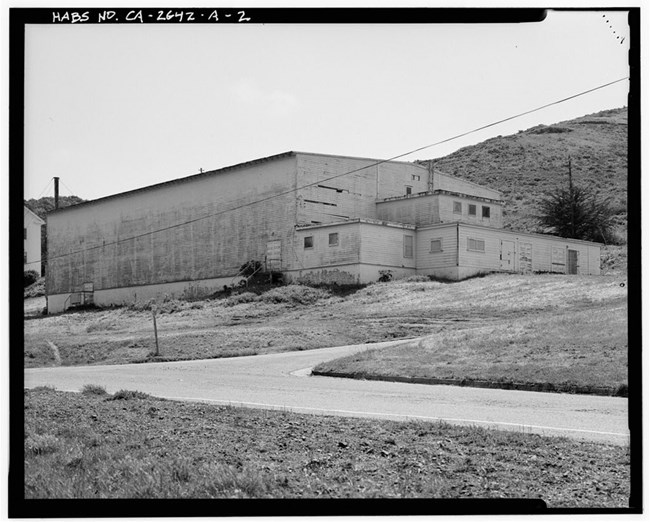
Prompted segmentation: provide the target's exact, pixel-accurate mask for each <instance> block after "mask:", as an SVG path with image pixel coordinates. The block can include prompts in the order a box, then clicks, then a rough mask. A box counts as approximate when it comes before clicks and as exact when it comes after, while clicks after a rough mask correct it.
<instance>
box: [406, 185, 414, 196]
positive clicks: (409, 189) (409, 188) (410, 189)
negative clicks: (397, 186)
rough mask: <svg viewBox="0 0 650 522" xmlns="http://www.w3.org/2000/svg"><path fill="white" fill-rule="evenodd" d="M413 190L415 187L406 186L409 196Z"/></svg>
mask: <svg viewBox="0 0 650 522" xmlns="http://www.w3.org/2000/svg"><path fill="white" fill-rule="evenodd" d="M412 190H413V187H406V195H407V196H409V195H410V194H411V191H412Z"/></svg>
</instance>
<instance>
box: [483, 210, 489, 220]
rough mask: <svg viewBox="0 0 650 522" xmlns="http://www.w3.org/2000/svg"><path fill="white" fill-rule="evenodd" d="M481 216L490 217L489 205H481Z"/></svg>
mask: <svg viewBox="0 0 650 522" xmlns="http://www.w3.org/2000/svg"><path fill="white" fill-rule="evenodd" d="M483 217H484V218H488V219H489V218H490V207H483Z"/></svg>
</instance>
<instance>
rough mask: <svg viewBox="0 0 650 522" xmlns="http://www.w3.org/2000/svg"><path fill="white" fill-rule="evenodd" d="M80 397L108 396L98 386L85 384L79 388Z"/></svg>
mask: <svg viewBox="0 0 650 522" xmlns="http://www.w3.org/2000/svg"><path fill="white" fill-rule="evenodd" d="M81 393H82V395H108V393H107V392H106V388H104V387H103V386H99V385H98V384H85V385H84V387H83V388H81Z"/></svg>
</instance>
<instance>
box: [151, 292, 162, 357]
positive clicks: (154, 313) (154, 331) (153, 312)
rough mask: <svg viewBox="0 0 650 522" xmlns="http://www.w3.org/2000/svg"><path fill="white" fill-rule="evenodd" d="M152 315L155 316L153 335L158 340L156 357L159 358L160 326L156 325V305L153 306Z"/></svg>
mask: <svg viewBox="0 0 650 522" xmlns="http://www.w3.org/2000/svg"><path fill="white" fill-rule="evenodd" d="M151 315H152V316H153V334H154V337H155V338H156V357H158V356H159V355H160V348H159V347H158V326H157V325H156V303H152V304H151Z"/></svg>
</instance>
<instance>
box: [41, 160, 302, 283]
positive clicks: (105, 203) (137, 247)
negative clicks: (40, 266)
mask: <svg viewBox="0 0 650 522" xmlns="http://www.w3.org/2000/svg"><path fill="white" fill-rule="evenodd" d="M295 169H296V162H295V157H286V158H280V159H275V160H273V161H268V162H261V163H258V164H252V165H248V166H245V167H241V168H233V169H231V170H225V171H221V172H219V173H216V174H214V175H210V174H209V173H208V174H206V175H203V176H198V177H193V178H192V179H191V180H186V181H178V182H174V183H170V184H165V185H162V186H159V187H154V188H151V189H148V190H144V191H138V192H135V193H127V194H124V195H120V196H118V197H113V198H108V199H106V200H99V201H96V202H93V203H91V204H86V205H80V206H78V207H70V208H68V209H65V210H63V211H60V212H55V213H53V214H51V215H50V216H49V218H48V247H49V253H50V260H49V267H48V268H49V270H48V283H47V284H48V293H50V294H57V293H64V292H70V291H73V289H74V287H75V286H78V285H81V284H82V283H84V282H88V281H92V282H94V283H95V289H96V290H102V289H108V288H118V287H130V286H140V285H147V284H161V283H169V282H173V281H187V280H196V279H214V278H219V277H224V276H232V275H234V274H236V272H237V271H238V269H239V267H240V266H241V265H242V264H243V263H245V262H246V261H249V260H251V259H256V260H260V261H263V259H264V255H265V252H266V242H267V241H269V240H272V239H280V240H282V244H283V252H282V258H283V259H290V258H292V257H293V253H292V251H291V250H290V246H291V243H292V240H293V233H294V228H293V226H294V223H295V215H296V206H295V198H294V196H293V195H292V194H287V195H284V196H280V197H275V198H272V199H268V200H266V201H263V202H261V203H258V204H254V205H250V203H252V202H255V201H257V200H260V199H264V198H266V197H268V196H271V195H273V194H278V193H281V192H285V191H287V190H290V189H291V188H294V187H295V172H296V170H295ZM208 215H213V217H209V218H206V219H202V218H203V217H205V216H208ZM192 221H193V222H192ZM187 222H190V223H188V224H185V225H182V226H176V225H178V224H179V223H187ZM154 230H160V231H159V232H156V233H154V234H147V233H148V232H152V231H154ZM138 236H141V237H138ZM89 248H90V250H88V249H89ZM84 250H85V251H84ZM289 254H291V257H290V255H289Z"/></svg>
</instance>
